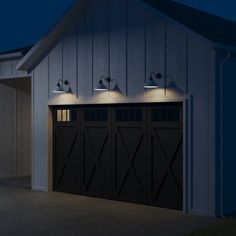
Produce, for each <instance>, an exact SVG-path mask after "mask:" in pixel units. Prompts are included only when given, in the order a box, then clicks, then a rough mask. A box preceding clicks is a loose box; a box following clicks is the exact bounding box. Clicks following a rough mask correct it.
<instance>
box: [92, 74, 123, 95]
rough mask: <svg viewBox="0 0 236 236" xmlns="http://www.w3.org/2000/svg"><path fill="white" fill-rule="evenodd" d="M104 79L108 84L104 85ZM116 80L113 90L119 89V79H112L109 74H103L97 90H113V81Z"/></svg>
mask: <svg viewBox="0 0 236 236" xmlns="http://www.w3.org/2000/svg"><path fill="white" fill-rule="evenodd" d="M103 81H105V82H106V83H107V86H105V85H104V83H103ZM112 82H115V86H114V88H113V89H112V91H116V90H119V87H118V85H117V81H116V80H115V79H111V78H110V77H109V76H108V77H107V78H106V77H105V76H101V77H100V79H99V81H98V84H97V87H96V88H95V89H94V90H95V91H111V83H112Z"/></svg>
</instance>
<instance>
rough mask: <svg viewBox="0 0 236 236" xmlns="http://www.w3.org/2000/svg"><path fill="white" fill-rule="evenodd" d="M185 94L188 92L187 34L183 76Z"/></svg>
mask: <svg viewBox="0 0 236 236" xmlns="http://www.w3.org/2000/svg"><path fill="white" fill-rule="evenodd" d="M185 94H188V36H186V77H185Z"/></svg>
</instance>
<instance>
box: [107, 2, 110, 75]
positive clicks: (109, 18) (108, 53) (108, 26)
mask: <svg viewBox="0 0 236 236" xmlns="http://www.w3.org/2000/svg"><path fill="white" fill-rule="evenodd" d="M107 37H108V60H107V61H108V76H109V77H110V76H111V0H108V36H107Z"/></svg>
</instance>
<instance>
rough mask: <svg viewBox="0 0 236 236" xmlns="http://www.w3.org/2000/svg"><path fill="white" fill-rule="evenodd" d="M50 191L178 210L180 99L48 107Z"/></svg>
mask: <svg viewBox="0 0 236 236" xmlns="http://www.w3.org/2000/svg"><path fill="white" fill-rule="evenodd" d="M53 113H54V167H53V175H54V178H53V188H54V190H55V191H62V192H69V193H77V194H81V195H88V196H95V197H102V198H108V199H117V200H122V201H128V202H136V203H142V204H149V205H157V206H161V207H167V208H173V209H182V201H183V200H182V199H183V197H182V196H183V185H182V182H183V177H182V176H183V168H182V166H183V150H182V148H183V131H182V104H181V103H162V104H150V105H146V104H145V105H144V104H140V105H119V106H117V105H113V106H109V107H108V106H102V105H99V106H98V105H97V106H80V107H75V106H74V107H65V108H61V107H54V110H53Z"/></svg>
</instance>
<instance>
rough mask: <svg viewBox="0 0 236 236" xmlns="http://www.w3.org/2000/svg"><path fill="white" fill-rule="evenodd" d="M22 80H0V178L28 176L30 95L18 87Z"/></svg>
mask: <svg viewBox="0 0 236 236" xmlns="http://www.w3.org/2000/svg"><path fill="white" fill-rule="evenodd" d="M28 80H29V79H28ZM25 81H27V80H25V78H22V81H20V80H18V79H17V80H14V79H10V80H5V79H4V80H2V79H1V81H0V110H1V113H0V114H1V115H0V129H1V132H0V150H1V154H0V178H4V177H15V176H26V175H31V95H30V94H29V93H28V91H27V92H26V91H22V90H20V89H19V88H18V82H20V83H21V85H20V87H22V84H23V83H25ZM27 83H28V82H27ZM6 84H7V85H8V86H7V85H6ZM23 87H26V86H23Z"/></svg>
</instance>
